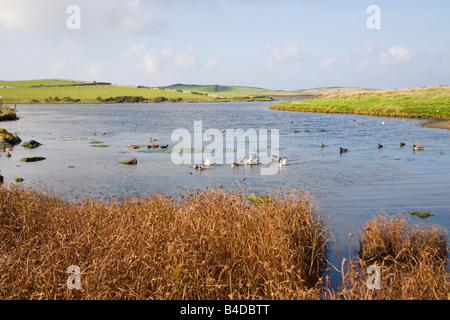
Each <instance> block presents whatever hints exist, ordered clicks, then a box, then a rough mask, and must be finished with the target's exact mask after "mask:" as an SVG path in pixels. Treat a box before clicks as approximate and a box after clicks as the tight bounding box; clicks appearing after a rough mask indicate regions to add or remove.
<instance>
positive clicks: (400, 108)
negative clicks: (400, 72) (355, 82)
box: [270, 86, 450, 119]
mask: <svg viewBox="0 0 450 320" xmlns="http://www.w3.org/2000/svg"><path fill="white" fill-rule="evenodd" d="M270 108H271V109H274V110H285V111H301V112H323V113H350V114H361V115H373V116H389V117H415V118H433V119H450V87H448V86H441V87H433V88H426V87H424V88H418V89H402V90H380V91H373V92H361V93H357V94H339V95H329V96H321V97H315V98H312V99H308V100H303V101H289V102H281V103H278V104H275V105H273V106H271V107H270Z"/></svg>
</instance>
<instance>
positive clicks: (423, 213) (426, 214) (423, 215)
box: [409, 211, 434, 219]
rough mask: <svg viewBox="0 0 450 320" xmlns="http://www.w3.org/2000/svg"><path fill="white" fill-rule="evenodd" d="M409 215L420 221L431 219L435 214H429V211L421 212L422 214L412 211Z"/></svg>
mask: <svg viewBox="0 0 450 320" xmlns="http://www.w3.org/2000/svg"><path fill="white" fill-rule="evenodd" d="M409 214H410V215H412V216H418V217H419V218H420V219H427V218H429V217H433V216H434V214H431V213H429V212H427V211H425V212H421V213H419V212H415V211H411V212H410V213H409Z"/></svg>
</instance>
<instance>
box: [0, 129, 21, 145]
mask: <svg viewBox="0 0 450 320" xmlns="http://www.w3.org/2000/svg"><path fill="white" fill-rule="evenodd" d="M21 142H22V139H20V138H19V137H18V136H17V134H15V133H9V132H8V131H7V130H6V129H2V128H0V148H9V147H14V146H15V145H17V144H19V143H21Z"/></svg>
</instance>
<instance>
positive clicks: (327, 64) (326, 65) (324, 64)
mask: <svg viewBox="0 0 450 320" xmlns="http://www.w3.org/2000/svg"><path fill="white" fill-rule="evenodd" d="M336 60H337V57H336V56H334V57H325V58H324V59H323V60H322V69H326V68H329V67H331V66H332V65H333V64H334V63H335V62H336Z"/></svg>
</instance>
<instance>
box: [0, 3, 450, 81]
mask: <svg viewBox="0 0 450 320" xmlns="http://www.w3.org/2000/svg"><path fill="white" fill-rule="evenodd" d="M371 5H376V6H378V8H379V9H380V14H379V15H377V14H378V12H377V11H372V10H369V11H368V8H369V7H370V6H371ZM73 6H76V7H75V9H76V8H78V9H79V12H78V11H77V10H75V9H74V7H73ZM378 18H379V19H378ZM369 26H370V27H369ZM449 40H450V4H449V1H448V0H432V1H422V0H421V1H415V0H409V1H404V0H395V1H392V0H391V1H384V0H382V1H376V0H370V1H365V0H340V1H337V0H335V1H331V0H276V1H275V0H69V1H68V0H0V79H2V80H23V79H44V78H61V79H76V80H87V81H93V80H96V81H108V82H113V83H117V84H130V85H148V86H165V85H170V84H174V83H188V84H221V85H244V86H254V87H264V88H270V89H282V90H297V89H304V88H314V87H322V86H355V87H366V88H407V87H421V86H435V85H443V84H450V81H449V79H450V76H449V75H450V41H449Z"/></svg>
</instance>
